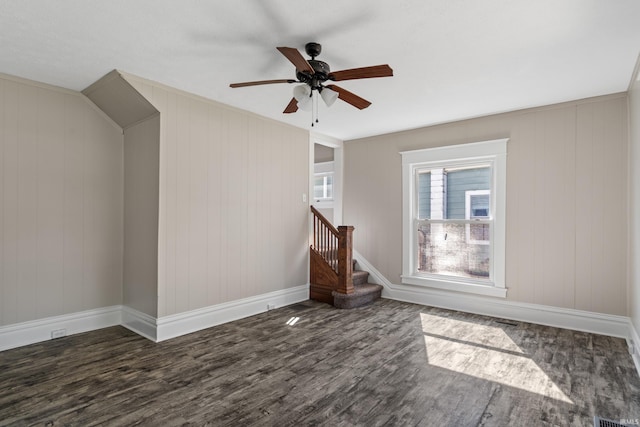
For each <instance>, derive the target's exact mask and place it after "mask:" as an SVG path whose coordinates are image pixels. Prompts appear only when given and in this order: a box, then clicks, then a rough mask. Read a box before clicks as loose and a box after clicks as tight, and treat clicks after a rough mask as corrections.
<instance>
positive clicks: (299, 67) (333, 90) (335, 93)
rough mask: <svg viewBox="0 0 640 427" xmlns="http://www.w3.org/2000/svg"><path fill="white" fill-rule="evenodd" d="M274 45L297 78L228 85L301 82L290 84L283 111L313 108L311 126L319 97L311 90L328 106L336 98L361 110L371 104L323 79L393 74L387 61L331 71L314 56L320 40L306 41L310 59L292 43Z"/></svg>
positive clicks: (331, 79)
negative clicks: (294, 71) (293, 67)
mask: <svg viewBox="0 0 640 427" xmlns="http://www.w3.org/2000/svg"><path fill="white" fill-rule="evenodd" d="M276 49H278V51H279V52H280V53H282V54H283V55H284V56H285V57H286V58H287V59H288V60H289V62H291V63H292V64H293V65H294V66H295V67H296V78H297V80H292V79H278V80H258V81H253V82H243V83H232V84H230V85H229V86H231V87H232V88H238V87H247V86H258V85H265V84H277V83H303V84H301V85H297V86H296V87H294V88H293V98H292V99H291V101H289V104H288V105H287V107H286V108H285V109H284V111H283V113H285V114H290V113H295V112H296V111H298V108H300V109H301V110H308V109H312V111H313V110H314V112H313V118H312V122H311V126H313V124H314V121H315V122H316V123H317V122H318V118H317V110H318V108H317V102H318V101H317V98H318V97H317V96H314V91H316V92H317V93H319V94H320V97H321V98H322V100H323V101H324V103H325V104H326V105H327V106H328V107H330V106H331V105H333V103H334V102H335V101H336V99H338V98H339V99H341V100H343V101H344V102H346V103H348V104H351V105H353V106H354V107H356V108H358V109H360V110H362V109H364V108H367V107H368V106H369V105H371V102H369V101H367V100H366V99H364V98H361V97H359V96H358V95H356V94H354V93H352V92H349V91H348V90H346V89H343V88H341V87H340V86H337V85H334V84H331V85H327V86H324V83H325V82H326V81H328V80H330V81H343V80H355V79H368V78H374V77H391V76H393V70H392V69H391V67H389V65H387V64H384V65H375V66H372V67H362V68H352V69H348V70H341V71H335V72H333V73H332V72H331V68H330V67H329V64H327V63H326V62H323V61H318V60H316V57H317V56H318V55H320V52H321V51H322V46H321V45H320V43H314V42H312V43H307V44H306V45H305V52H306V53H307V55H309V56H310V57H311V59H310V60H307V59H305V58H304V57H303V56H302V54H301V53H300V51H299V50H298V49H295V48H292V47H277V48H276Z"/></svg>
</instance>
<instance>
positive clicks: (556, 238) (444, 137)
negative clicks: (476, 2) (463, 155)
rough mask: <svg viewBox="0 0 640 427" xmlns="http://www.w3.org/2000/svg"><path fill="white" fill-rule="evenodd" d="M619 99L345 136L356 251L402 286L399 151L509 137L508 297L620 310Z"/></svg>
mask: <svg viewBox="0 0 640 427" xmlns="http://www.w3.org/2000/svg"><path fill="white" fill-rule="evenodd" d="M626 100H627V98H626V95H625V94H614V95H609V96H605V97H599V98H593V99H587V100H581V101H574V102H568V103H564V104H560V105H552V106H547V107H541V108H536V109H530V110H524V111H517V112H512V113H506V114H499V115H495V116H490V117H483V118H477V119H472V120H466V121H462V122H456V123H449V124H444V125H439V126H433V127H427V128H422V129H416V130H412V131H407V132H399V133H395V134H389V135H380V136H376V137H370V138H364V139H360V140H354V141H348V142H346V143H345V189H344V219H345V223H349V224H352V225H354V226H355V227H356V232H355V233H354V240H355V247H356V249H357V250H358V252H360V253H362V254H363V256H364V257H365V258H366V259H367V261H369V262H370V263H372V265H374V266H375V267H376V269H378V270H379V271H380V272H381V273H382V274H383V275H384V276H385V277H386V278H387V279H388V280H390V281H391V282H392V283H400V277H399V275H400V272H401V269H402V260H401V258H400V256H399V254H400V253H401V250H400V248H401V244H402V239H401V234H402V233H401V228H402V211H401V201H400V199H399V197H400V196H399V195H400V193H401V191H400V182H401V175H400V169H401V162H400V158H399V156H398V155H397V153H398V152H400V151H407V150H414V149H420V148H430V147H435V146H444V145H452V144H461V143H467V142H475V141H483V140H489V139H495V138H500V137H509V143H508V147H507V153H508V154H507V174H508V178H507V259H506V263H507V264H506V279H507V288H508V289H509V291H508V294H507V299H509V300H511V301H517V302H525V303H533V304H543V305H549V306H555V307H561V308H573V309H580V310H588V311H595V312H601V313H606V314H613V315H625V314H626V303H625V301H624V297H625V295H626V291H625V286H626V285H625V283H626V278H625V274H626V273H625V272H626V271H627V261H626V259H627V250H626V238H625V236H626V234H627V221H626V211H627V201H626V198H627V196H626V194H627V178H626V177H627V172H628V168H627V165H626V163H625V162H624V160H623V159H624V158H625V156H626V152H627V148H626V147H627V135H626V129H627V124H626V120H627V119H626V114H627V112H626ZM381 200H384V203H381V202H380V201H381Z"/></svg>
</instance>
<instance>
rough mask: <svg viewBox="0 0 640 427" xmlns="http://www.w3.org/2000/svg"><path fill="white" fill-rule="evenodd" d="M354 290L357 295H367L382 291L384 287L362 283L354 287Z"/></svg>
mask: <svg viewBox="0 0 640 427" xmlns="http://www.w3.org/2000/svg"><path fill="white" fill-rule="evenodd" d="M353 289H354V293H356V294H366V293H370V292H378V291H380V290H381V289H382V285H377V284H375V283H361V284H358V285H353Z"/></svg>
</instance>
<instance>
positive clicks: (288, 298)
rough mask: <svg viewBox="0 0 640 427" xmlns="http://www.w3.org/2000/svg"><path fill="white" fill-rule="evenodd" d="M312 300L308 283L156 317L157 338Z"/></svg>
mask: <svg viewBox="0 0 640 427" xmlns="http://www.w3.org/2000/svg"><path fill="white" fill-rule="evenodd" d="M308 299H309V285H308V284H307V285H302V286H297V287H295V288H288V289H283V290H280V291H275V292H269V293H267V294H262V295H257V296H253V297H249V298H243V299H240V300H235V301H230V302H227V303H223V304H217V305H212V306H210V307H205V308H201V309H198V310H192V311H187V312H184V313H179V314H174V315H171V316H164V317H161V318H159V319H157V321H156V324H157V334H156V337H157V341H164V340H167V339H170V338H175V337H179V336H181V335H185V334H189V333H191V332H196V331H199V330H202V329H206V328H210V327H212V326H216V325H220V324H222V323H227V322H232V321H234V320H238V319H242V318H245V317H248V316H253V315H255V314H259V313H263V312H265V311H267V306H268V305H275V307H276V308H277V307H282V306H285V305H290V304H295V303H297V302H301V301H306V300H308Z"/></svg>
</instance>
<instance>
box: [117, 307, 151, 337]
mask: <svg viewBox="0 0 640 427" xmlns="http://www.w3.org/2000/svg"><path fill="white" fill-rule="evenodd" d="M120 324H121V325H122V326H124V327H125V328H127V329H129V330H130V331H132V332H135V333H136V334H138V335H141V336H143V337H145V338H147V339H149V340H151V341H154V342H157V341H158V340H157V332H156V330H157V325H156V318H155V317H153V316H149V315H148V314H146V313H143V312H141V311H138V310H135V309H133V308H131V307H127V306H122V322H121V323H120Z"/></svg>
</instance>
